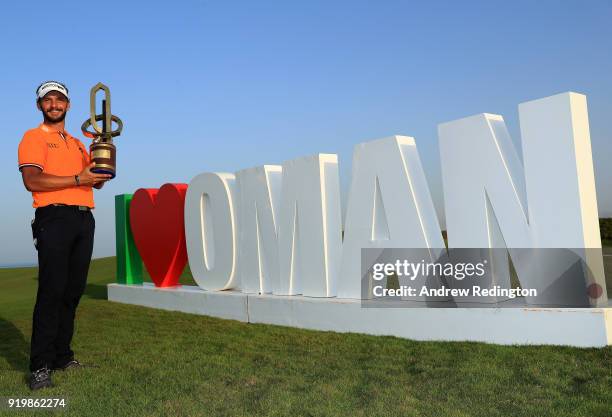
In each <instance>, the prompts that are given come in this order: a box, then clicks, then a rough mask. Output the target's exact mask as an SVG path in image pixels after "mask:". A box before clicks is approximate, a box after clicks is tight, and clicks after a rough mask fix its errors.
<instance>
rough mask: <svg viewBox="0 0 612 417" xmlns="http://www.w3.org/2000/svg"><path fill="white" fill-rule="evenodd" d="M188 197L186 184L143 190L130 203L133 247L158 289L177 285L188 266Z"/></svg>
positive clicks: (138, 191) (137, 192) (135, 194)
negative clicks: (186, 227)
mask: <svg viewBox="0 0 612 417" xmlns="http://www.w3.org/2000/svg"><path fill="white" fill-rule="evenodd" d="M186 193H187V184H164V185H163V186H162V187H161V188H160V189H159V190H158V189H154V188H140V189H139V190H137V191H136V192H135V193H134V197H133V198H132V202H131V203H130V227H131V228H132V233H133V235H134V243H135V244H136V248H138V252H139V253H140V257H141V258H142V261H143V262H144V265H145V267H146V268H147V271H148V272H149V275H150V276H151V279H152V280H153V282H154V283H155V286H156V287H172V286H175V285H178V280H179V277H180V276H181V273H182V272H183V269H184V268H185V264H186V263H187V245H186V244H185V226H184V224H185V223H184V217H185V214H184V210H185V194H186Z"/></svg>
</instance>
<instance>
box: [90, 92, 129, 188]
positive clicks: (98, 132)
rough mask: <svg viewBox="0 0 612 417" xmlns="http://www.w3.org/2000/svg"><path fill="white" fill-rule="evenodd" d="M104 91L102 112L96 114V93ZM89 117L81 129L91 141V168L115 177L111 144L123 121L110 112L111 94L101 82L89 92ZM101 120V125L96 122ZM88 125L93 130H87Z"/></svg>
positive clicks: (121, 127) (113, 150)
mask: <svg viewBox="0 0 612 417" xmlns="http://www.w3.org/2000/svg"><path fill="white" fill-rule="evenodd" d="M100 90H102V91H104V99H103V100H102V114H96V93H97V92H98V91H100ZM89 103H90V107H89V108H90V111H89V114H90V117H89V119H87V120H85V122H83V125H82V126H81V130H82V131H83V134H84V135H85V136H87V137H88V138H92V139H93V141H92V142H91V145H90V146H89V155H90V159H91V161H92V162H95V163H96V166H95V167H94V168H93V169H92V170H91V172H95V173H96V174H110V175H111V178H115V174H116V172H117V169H116V168H117V165H116V157H117V148H116V147H115V145H113V138H114V137H117V136H119V135H120V134H121V131H122V130H123V122H122V121H121V119H120V118H118V117H117V116H115V115H113V114H112V113H111V107H110V105H111V96H110V90H109V89H108V87H107V86H105V85H104V84H102V83H98V84H96V85H94V86H93V88H92V89H91V92H90V94H89ZM100 121H101V122H102V126H101V127H100V126H99V125H98V122H100ZM113 122H115V123H116V125H117V128H116V129H115V130H112V123H113ZM89 126H91V127H93V129H94V131H93V132H90V131H89V130H87V129H88V128H89Z"/></svg>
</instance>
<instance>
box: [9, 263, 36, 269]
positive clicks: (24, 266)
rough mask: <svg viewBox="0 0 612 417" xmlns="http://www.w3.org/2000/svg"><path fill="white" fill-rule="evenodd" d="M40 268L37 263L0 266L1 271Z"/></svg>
mask: <svg viewBox="0 0 612 417" xmlns="http://www.w3.org/2000/svg"><path fill="white" fill-rule="evenodd" d="M36 266H38V264H37V263H15V264H5V265H0V269H9V268H33V267H36Z"/></svg>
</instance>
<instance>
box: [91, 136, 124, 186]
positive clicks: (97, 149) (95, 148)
mask: <svg viewBox="0 0 612 417" xmlns="http://www.w3.org/2000/svg"><path fill="white" fill-rule="evenodd" d="M89 152H90V154H91V160H92V161H93V162H95V163H96V166H95V167H94V168H93V169H92V170H91V172H94V173H96V174H108V175H110V176H111V178H115V175H116V162H115V161H116V153H117V151H116V148H115V145H113V144H112V143H107V142H102V143H94V144H92V145H91V146H90V147H89Z"/></svg>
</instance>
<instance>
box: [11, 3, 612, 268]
mask: <svg viewBox="0 0 612 417" xmlns="http://www.w3.org/2000/svg"><path fill="white" fill-rule="evenodd" d="M94 4H95V2H94V3H92V2H76V1H58V2H54V3H53V4H51V3H49V2H23V3H18V2H10V3H7V4H6V5H3V7H2V21H3V24H2V26H0V35H1V36H0V39H2V40H1V41H0V43H1V45H2V48H1V51H2V55H1V56H2V67H3V69H2V72H1V73H0V74H1V75H0V80H1V81H2V85H3V94H4V95H3V96H4V99H3V100H0V115H1V120H2V126H3V129H2V142H1V145H0V146H2V149H1V152H0V158H1V163H0V170H1V171H0V175H1V176H2V178H3V179H4V181H3V183H2V185H3V187H4V192H3V194H4V195H5V196H6V197H5V198H6V199H5V201H4V202H3V204H2V206H1V208H0V210H1V211H0V216H1V217H0V218H1V219H2V233H1V234H0V239H1V242H0V243H1V247H2V251H1V252H0V265H5V264H12V263H27V262H34V261H35V255H36V253H35V251H34V248H33V246H32V242H31V235H30V226H29V221H30V219H31V218H32V216H33V209H32V207H31V197H30V195H29V193H27V192H26V191H25V189H24V188H23V184H22V182H21V176H20V173H19V171H18V170H17V145H18V143H19V141H20V139H21V137H22V135H23V133H24V132H25V131H26V130H27V129H29V128H31V127H34V126H36V125H37V124H39V123H40V120H41V115H40V113H39V112H38V111H37V110H36V107H35V96H34V91H35V88H36V87H37V85H38V84H39V83H40V82H42V81H45V80H48V79H57V80H59V81H62V82H64V83H66V84H67V85H68V87H69V89H70V93H71V98H72V109H71V111H70V112H69V115H68V118H67V129H68V131H69V132H71V133H73V134H78V135H79V136H80V137H82V136H81V135H80V125H81V123H82V122H83V120H84V119H85V118H86V117H88V102H89V98H88V94H89V89H90V88H91V87H92V86H93V85H94V84H95V83H96V82H98V81H102V82H104V83H106V84H107V85H109V86H110V88H111V92H112V98H113V112H114V113H115V114H117V115H118V116H120V117H121V118H122V119H123V121H124V123H125V129H124V132H123V134H122V136H120V137H119V138H118V139H117V142H116V144H117V147H118V166H119V167H118V177H117V178H116V179H115V180H113V181H112V182H111V183H109V184H107V185H106V186H105V188H104V189H103V190H101V191H100V192H97V193H96V197H95V198H96V205H97V208H96V212H95V215H96V220H97V234H96V246H95V250H94V256H95V257H99V256H108V255H112V254H114V212H113V210H114V208H113V204H114V202H113V201H114V197H113V196H114V195H115V194H120V193H131V192H133V191H135V190H136V189H137V188H139V187H153V188H157V187H159V186H161V185H162V184H163V183H166V182H184V183H188V182H189V181H190V180H191V178H193V176H195V175H197V174H198V173H201V172H206V171H217V172H234V171H237V170H239V169H243V168H248V167H252V166H257V165H261V164H264V163H282V162H283V161H285V160H287V159H292V158H295V157H299V156H304V155H309V154H314V153H319V152H324V153H337V154H338V155H339V159H340V171H341V181H342V183H343V184H344V185H345V186H346V184H348V182H349V178H350V165H351V155H352V148H353V146H354V145H355V144H357V143H360V142H364V141H367V140H373V139H377V138H381V137H384V136H389V135H392V134H403V135H408V136H413V137H415V139H416V141H417V146H418V149H419V153H420V155H421V159H422V161H423V165H424V167H425V170H426V175H427V178H428V181H429V184H430V187H431V189H432V194H433V195H434V200H435V203H436V205H437V206H439V207H440V212H441V213H442V210H441V205H442V197H441V184H440V172H439V169H440V168H439V156H438V146H437V134H436V129H437V125H438V124H439V123H442V122H446V121H450V120H453V119H457V118H460V117H464V116H469V115H472V114H476V113H483V112H489V113H497V114H502V115H503V116H504V117H505V119H506V123H507V124H508V126H509V129H510V132H511V133H512V134H513V139H514V140H515V142H516V143H517V146H518V144H519V141H520V138H519V133H518V120H517V106H518V104H519V103H521V102H524V101H528V100H532V99H536V98H541V97H546V96H550V95H553V94H556V93H559V92H563V91H570V90H571V91H577V92H580V93H584V94H586V95H587V97H588V103H589V115H590V124H591V140H592V147H593V156H594V165H595V175H596V182H597V192H598V204H599V211H600V215H601V216H604V215H607V216H612V164H610V163H609V159H610V156H612V125H611V124H610V115H611V114H612V76H611V75H610V74H612V53H611V52H612V25H610V21H612V2H610V1H596V0H590V1H587V2H585V1H563V2H559V1H538V2H534V1H512V2H507V1H483V2H452V1H448V2H436V1H428V2H424V1H418V2H417V1H415V2H408V1H397V2H396V1H380V2H372V1H369V2H366V1H308V2H287V1H284V2H282V1H274V2H271V1H265V0H262V1H258V2H251V1H243V2H237V1H224V2H220V1H218V2H208V1H198V2H194V1H175V2H129V1H122V2H116V1H105V2H104V6H98V7H97V8H95V7H94ZM107 11H110V13H109V14H108V15H106V14H105V13H107ZM84 142H85V143H86V144H88V143H89V141H85V140H84Z"/></svg>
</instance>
